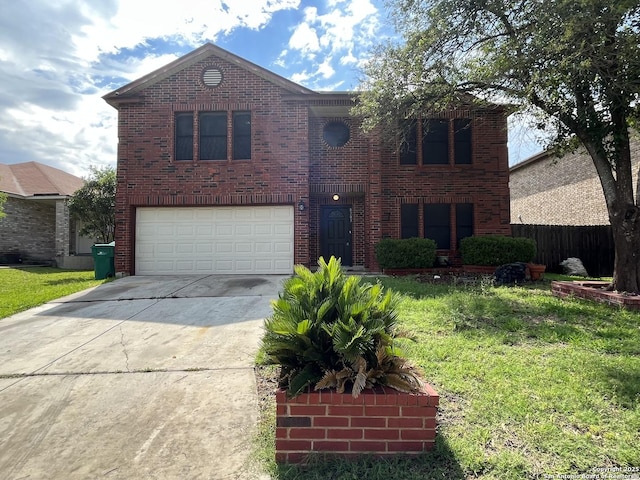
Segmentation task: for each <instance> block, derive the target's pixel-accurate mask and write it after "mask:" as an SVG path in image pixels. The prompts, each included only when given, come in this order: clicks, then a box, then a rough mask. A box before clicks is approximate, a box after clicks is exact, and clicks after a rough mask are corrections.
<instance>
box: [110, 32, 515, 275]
mask: <svg viewBox="0 0 640 480" xmlns="http://www.w3.org/2000/svg"><path fill="white" fill-rule="evenodd" d="M104 98H105V100H106V101H107V102H108V103H109V104H110V105H112V106H114V107H115V108H117V109H118V136H119V146H118V194H117V202H116V203H117V206H116V208H117V212H116V218H117V220H116V221H117V231H116V271H117V272H122V273H125V274H138V275H148V274H170V273H171V274H172V273H202V274H208V273H237V274H244V273H247V274H250V273H261V274H264V273H291V272H292V270H293V265H294V264H304V265H314V264H315V263H316V262H317V259H318V257H319V256H325V257H328V256H330V255H336V256H339V257H341V258H342V263H343V265H346V266H352V267H354V268H358V267H361V268H364V269H370V270H376V269H377V265H376V261H375V255H374V247H375V244H376V243H377V242H379V241H380V240H381V239H382V238H384V237H392V238H401V237H412V236H426V237H429V238H434V239H436V240H437V242H438V246H439V248H440V249H441V250H442V253H444V254H449V255H453V256H455V255H456V250H457V245H458V240H459V239H460V238H461V237H463V236H468V235H471V234H476V235H482V234H489V233H499V234H507V235H508V234H509V233H510V226H509V188H508V180H509V178H508V177H509V175H508V158H507V146H506V143H507V127H506V115H507V114H506V113H505V111H504V109H502V108H500V107H497V106H495V107H488V108H486V109H482V110H478V109H470V108H466V109H459V110H452V111H450V112H448V114H447V115H441V116H439V118H438V119H429V120H424V121H423V120H421V121H416V122H414V123H413V124H412V127H413V129H412V130H411V131H412V134H410V135H408V137H407V139H406V140H405V142H403V147H402V148H398V145H395V144H393V145H392V144H388V143H385V142H384V141H383V140H382V137H381V136H380V135H377V134H375V133H373V134H367V135H365V134H363V133H362V131H361V130H360V124H359V121H358V119H357V118H355V117H353V116H351V115H350V109H351V107H352V106H353V102H354V101H355V98H356V95H355V94H353V93H347V92H330V93H319V92H315V91H312V90H309V89H307V88H305V87H303V86H300V85H298V84H296V83H293V82H291V81H289V80H287V79H285V78H282V77H280V76H278V75H276V74H274V73H272V72H270V71H268V70H266V69H264V68H261V67H259V66H257V65H255V64H253V63H251V62H248V61H246V60H244V59H242V58H240V57H238V56H236V55H233V54H231V53H229V52H227V51H225V50H223V49H220V48H218V47H216V46H214V45H212V44H205V45H204V46H202V47H200V48H198V49H197V50H195V51H193V52H191V53H189V54H187V55H185V56H183V57H181V58H179V59H178V60H176V61H174V62H173V63H170V64H169V65H167V66H166V67H164V68H162V69H159V70H157V71H155V72H152V73H150V74H149V75H146V76H145V77H142V78H140V79H138V80H136V81H134V82H132V83H130V84H128V85H125V86H124V87H122V88H120V89H118V90H116V91H114V92H112V93H109V94H108V95H106V96H105V97H104Z"/></svg>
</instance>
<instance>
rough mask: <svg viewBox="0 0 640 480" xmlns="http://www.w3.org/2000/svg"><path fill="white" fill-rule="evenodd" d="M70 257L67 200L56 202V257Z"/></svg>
mask: <svg viewBox="0 0 640 480" xmlns="http://www.w3.org/2000/svg"><path fill="white" fill-rule="evenodd" d="M68 256H69V208H67V201H66V200H56V257H68Z"/></svg>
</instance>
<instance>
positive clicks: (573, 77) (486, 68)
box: [356, 0, 640, 292]
mask: <svg viewBox="0 0 640 480" xmlns="http://www.w3.org/2000/svg"><path fill="white" fill-rule="evenodd" d="M388 5H389V10H390V11H391V12H393V15H394V18H395V21H396V27H397V29H398V32H399V33H400V34H401V35H402V40H403V41H402V42H398V43H396V44H393V43H389V44H387V45H383V46H380V47H378V50H377V51H376V52H375V55H373V56H372V60H371V61H370V62H369V63H368V64H367V65H366V67H365V72H364V73H365V74H366V77H367V79H366V80H365V82H364V87H365V88H364V90H365V91H364V92H363V93H362V95H361V96H360V103H359V106H358V107H357V108H356V113H358V114H360V115H361V116H362V117H364V125H365V128H369V129H371V128H373V127H375V126H379V125H383V126H384V127H385V128H384V129H383V130H385V131H390V130H393V129H394V127H395V125H397V123H398V119H399V118H408V117H409V118H410V117H416V116H418V115H419V114H420V112H424V111H425V110H426V111H440V110H444V109H446V108H449V107H450V106H451V105H454V104H458V103H460V102H473V103H476V104H486V102H493V103H506V104H510V105H511V106H512V108H513V109H514V110H520V111H526V112H530V113H533V114H535V116H536V117H535V118H537V124H536V126H537V127H538V128H540V129H545V130H547V131H550V132H552V134H553V138H554V142H553V146H555V147H556V148H558V151H566V150H573V149H575V148H576V147H578V146H582V147H584V148H585V149H586V151H587V152H588V153H589V155H590V156H591V158H592V160H593V163H594V165H595V168H596V170H597V173H598V176H599V178H600V182H601V185H602V188H603V192H604V194H605V199H606V203H607V209H608V212H609V218H610V221H611V224H612V226H613V229H614V232H620V233H619V234H614V235H615V238H614V240H615V243H616V264H615V274H614V286H615V287H616V288H618V289H621V290H626V291H634V292H638V291H640V257H638V256H636V255H635V253H633V252H635V251H638V247H640V209H639V208H638V203H639V202H638V196H637V195H638V191H637V189H636V193H635V195H634V186H633V180H632V166H631V154H630V148H629V135H630V130H632V129H633V128H634V127H635V126H637V125H638V120H639V119H640V103H639V102H638V100H639V96H640V5H639V3H638V2H637V0H616V1H614V2H612V1H610V0H554V1H547V0H390V1H389V2H388Z"/></svg>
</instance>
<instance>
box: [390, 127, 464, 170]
mask: <svg viewBox="0 0 640 480" xmlns="http://www.w3.org/2000/svg"><path fill="white" fill-rule="evenodd" d="M400 129H401V134H400V144H399V148H398V157H399V160H400V165H418V164H419V163H418V159H420V160H421V162H422V163H420V164H421V165H449V164H451V163H453V164H456V165H469V164H471V163H472V149H471V120H470V119H466V118H465V119H455V120H453V121H450V120H446V119H438V118H430V119H424V120H422V121H420V122H418V121H416V120H404V121H402V123H401V125H400ZM451 133H453V148H451V142H450V138H451Z"/></svg>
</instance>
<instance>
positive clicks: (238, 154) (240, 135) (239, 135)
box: [233, 112, 251, 160]
mask: <svg viewBox="0 0 640 480" xmlns="http://www.w3.org/2000/svg"><path fill="white" fill-rule="evenodd" d="M250 158H251V112H233V159H234V160H248V159H250Z"/></svg>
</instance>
